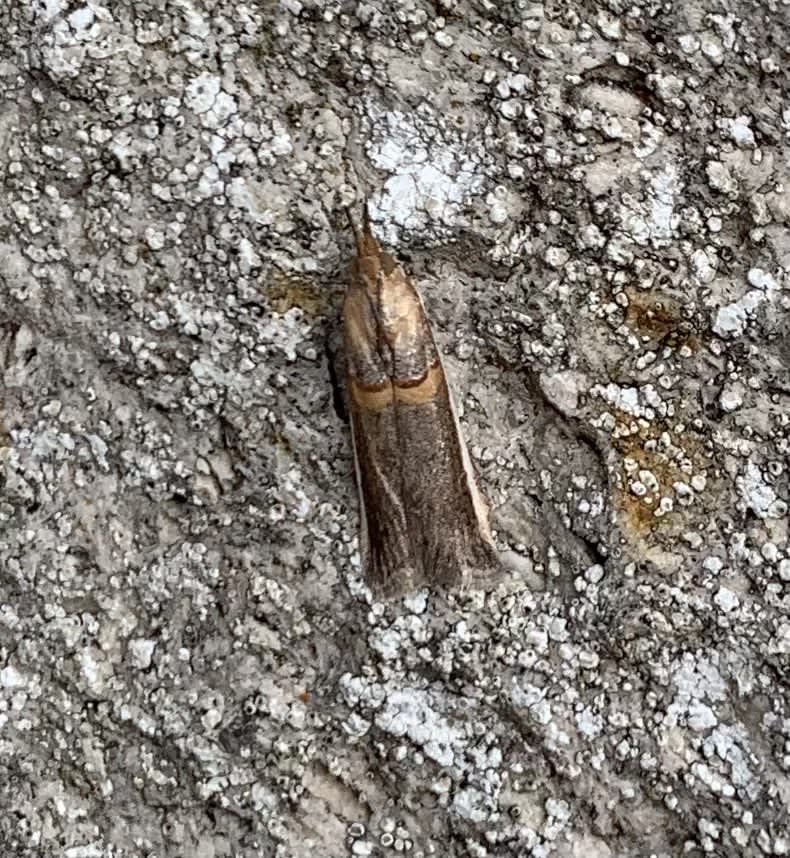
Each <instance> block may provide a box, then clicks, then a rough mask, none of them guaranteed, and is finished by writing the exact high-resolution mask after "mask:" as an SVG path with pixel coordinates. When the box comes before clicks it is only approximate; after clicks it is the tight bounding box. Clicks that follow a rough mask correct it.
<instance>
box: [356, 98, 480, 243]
mask: <svg viewBox="0 0 790 858" xmlns="http://www.w3.org/2000/svg"><path fill="white" fill-rule="evenodd" d="M372 121H373V129H374V130H373V137H372V139H371V142H370V144H369V145H368V152H369V155H370V158H371V160H372V161H373V163H374V164H375V165H376V166H377V167H378V168H379V169H381V170H384V171H385V172H386V173H388V174H389V178H387V179H386V181H385V182H384V188H383V190H382V191H381V193H380V194H375V195H374V196H373V197H372V198H371V206H370V210H371V216H372V217H373V219H374V220H375V221H376V222H377V226H378V228H379V229H380V230H381V233H382V237H383V238H384V240H385V241H387V242H390V243H396V241H397V239H398V234H399V231H400V229H401V228H403V229H407V230H418V229H420V228H425V227H426V226H428V225H429V224H432V225H433V224H436V225H437V226H445V227H451V226H454V225H457V224H459V223H461V222H462V215H463V211H464V206H465V204H466V203H467V202H468V201H469V200H470V199H471V197H472V196H473V195H475V194H478V193H479V192H480V191H481V190H482V188H483V177H484V173H483V169H482V165H481V162H480V160H479V156H478V155H476V149H477V147H476V146H475V147H473V148H472V149H471V150H470V147H469V145H468V141H464V140H462V139H461V138H460V137H455V136H454V135H448V134H446V133H444V134H441V135H439V134H437V130H438V129H437V124H438V122H439V120H438V118H437V117H428V116H425V115H423V114H420V113H417V114H412V115H407V114H405V113H402V112H400V111H389V112H386V113H380V112H378V111H375V112H373V113H372Z"/></svg>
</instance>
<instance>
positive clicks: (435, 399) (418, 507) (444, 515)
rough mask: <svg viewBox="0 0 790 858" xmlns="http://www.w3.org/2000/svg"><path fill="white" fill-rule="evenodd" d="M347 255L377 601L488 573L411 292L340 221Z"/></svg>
mask: <svg viewBox="0 0 790 858" xmlns="http://www.w3.org/2000/svg"><path fill="white" fill-rule="evenodd" d="M349 221H350V222H351V227H352V230H353V231H354V238H355V241H356V257H355V258H354V259H353V261H352V265H351V276H350V281H349V284H348V287H347V289H346V294H345V300H344V304H343V339H344V350H345V356H346V365H347V379H346V382H347V384H346V390H347V395H348V410H349V414H350V417H351V429H352V436H353V444H354V459H355V464H356V476H357V486H358V489H359V497H360V507H361V518H362V536H361V547H362V563H363V567H364V571H365V577H366V578H367V581H368V584H369V586H370V587H371V589H373V590H374V591H375V592H377V593H379V594H383V595H394V594H396V593H399V592H403V591H404V590H408V589H409V588H410V587H413V586H415V585H419V584H421V583H427V584H429V585H431V584H453V583H457V582H458V581H460V580H461V579H462V578H463V577H464V575H465V574H472V575H475V574H479V573H480V572H484V571H489V570H492V569H494V568H495V567H496V565H497V564H496V559H495V558H496V552H495V549H494V546H493V542H492V539H491V534H490V531H489V526H488V510H487V507H486V503H485V501H484V499H483V497H482V495H481V493H480V491H479V489H478V487H477V484H476V481H475V477H474V472H473V469H472V464H471V461H470V459H469V454H468V452H467V449H466V445H465V444H464V441H463V438H462V437H461V433H460V428H459V424H458V419H457V416H456V413H455V409H454V407H453V403H452V399H451V396H450V391H449V388H448V386H447V379H446V377H445V374H444V369H443V367H442V361H441V356H440V354H439V350H438V349H437V347H436V344H435V343H434V340H433V335H432V334H431V328H430V324H429V322H428V318H427V316H426V314H425V309H424V307H423V304H422V300H421V299H420V296H419V293H418V292H417V289H416V287H415V285H414V283H413V282H412V280H411V278H409V277H408V276H407V275H406V273H405V272H404V271H403V269H402V268H401V267H400V266H399V265H398V264H397V263H396V261H395V260H394V259H393V258H392V256H390V255H389V254H387V253H384V252H383V251H382V250H381V249H380V248H379V245H378V242H377V241H376V239H375V238H374V237H373V234H372V233H371V229H370V222H369V218H368V213H367V208H365V211H364V219H363V224H362V228H361V230H360V229H357V227H355V225H354V222H353V220H352V218H351V215H350V214H349Z"/></svg>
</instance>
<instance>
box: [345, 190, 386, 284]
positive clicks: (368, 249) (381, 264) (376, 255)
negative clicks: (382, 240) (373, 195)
mask: <svg viewBox="0 0 790 858" xmlns="http://www.w3.org/2000/svg"><path fill="white" fill-rule="evenodd" d="M346 215H347V216H348V222H349V224H350V225H351V230H352V232H353V233H354V243H355V245H356V254H355V256H354V258H353V259H352V262H351V269H352V274H353V275H355V276H356V277H358V278H359V279H360V280H361V281H362V283H363V284H364V285H365V287H366V289H367V291H368V293H369V294H370V296H371V298H373V297H375V295H376V291H377V288H378V283H379V279H380V276H381V274H384V275H389V274H391V273H392V271H394V270H395V268H396V267H397V266H396V264H395V260H394V259H393V258H392V257H391V256H390V255H389V254H388V253H385V252H383V251H382V249H381V247H380V246H379V243H378V241H376V238H375V236H374V235H373V232H372V230H371V228H370V215H369V214H368V207H367V203H365V206H364V207H363V209H362V227H361V228H360V227H358V226H357V225H356V223H355V222H354V218H353V217H352V215H351V212H350V211H349V210H348V209H346Z"/></svg>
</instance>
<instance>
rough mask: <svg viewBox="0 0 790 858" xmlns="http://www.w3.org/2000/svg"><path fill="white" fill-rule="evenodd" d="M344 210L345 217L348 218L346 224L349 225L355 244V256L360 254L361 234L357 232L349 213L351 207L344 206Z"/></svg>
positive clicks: (352, 217)
mask: <svg viewBox="0 0 790 858" xmlns="http://www.w3.org/2000/svg"><path fill="white" fill-rule="evenodd" d="M345 210H346V217H347V218H348V225H349V226H350V227H351V232H353V233H354V244H356V246H357V256H362V236H361V235H360V234H359V229H358V228H357V225H356V223H355V222H354V216H353V215H352V214H351V209H350V208H349V207H348V206H346V207H345Z"/></svg>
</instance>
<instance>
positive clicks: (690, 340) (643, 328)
mask: <svg viewBox="0 0 790 858" xmlns="http://www.w3.org/2000/svg"><path fill="white" fill-rule="evenodd" d="M626 294H627V295H628V307H627V308H626V313H625V323H626V325H628V327H629V328H631V330H632V331H633V332H634V333H635V334H639V336H641V337H647V340H648V342H649V343H650V344H651V345H652V346H653V347H658V346H669V347H670V348H680V347H681V346H687V347H688V348H690V349H691V351H697V349H698V348H699V340H698V339H697V337H696V336H695V335H694V333H693V329H692V326H691V324H690V323H689V322H688V320H687V319H684V318H683V309H682V307H681V305H680V304H679V303H678V302H677V301H676V300H675V299H674V298H672V297H670V296H669V295H666V294H664V293H662V292H657V291H648V292H645V291H643V290H641V289H627V290H626Z"/></svg>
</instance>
